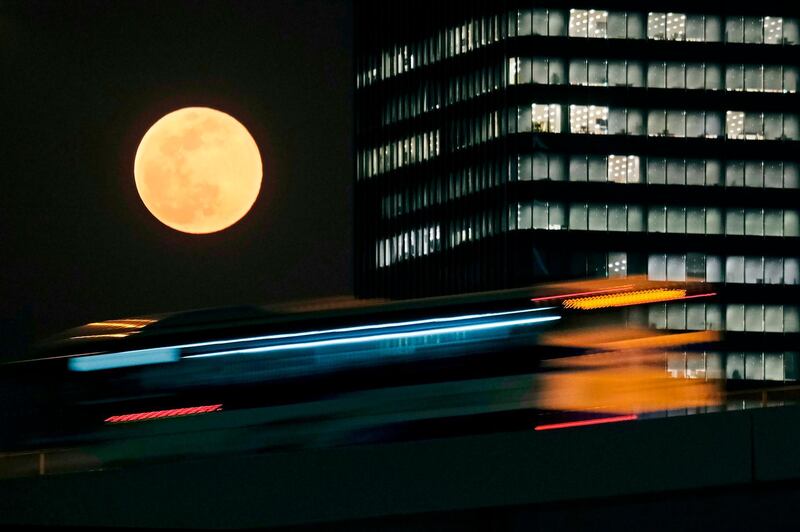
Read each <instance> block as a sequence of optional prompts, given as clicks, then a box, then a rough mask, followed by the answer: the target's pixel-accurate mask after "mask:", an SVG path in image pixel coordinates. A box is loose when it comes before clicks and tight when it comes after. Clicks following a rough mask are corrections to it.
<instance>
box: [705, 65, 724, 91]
mask: <svg viewBox="0 0 800 532" xmlns="http://www.w3.org/2000/svg"><path fill="white" fill-rule="evenodd" d="M706 89H708V90H721V89H722V67H720V66H719V65H715V64H707V65H706Z"/></svg>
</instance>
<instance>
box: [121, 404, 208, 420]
mask: <svg viewBox="0 0 800 532" xmlns="http://www.w3.org/2000/svg"><path fill="white" fill-rule="evenodd" d="M220 410H222V405H221V404H219V405H207V406H192V407H189V408H173V409H171V410H156V411H153V412H139V413H136V414H123V415H119V416H111V417H110V418H107V419H106V420H105V421H106V423H130V422H131V421H147V420H151V419H163V418H165V417H181V416H194V415H197V414H206V413H208V412H218V411H220Z"/></svg>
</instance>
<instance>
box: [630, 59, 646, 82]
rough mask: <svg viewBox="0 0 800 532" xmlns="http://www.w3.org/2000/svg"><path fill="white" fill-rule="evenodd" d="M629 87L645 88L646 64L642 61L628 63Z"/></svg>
mask: <svg viewBox="0 0 800 532" xmlns="http://www.w3.org/2000/svg"><path fill="white" fill-rule="evenodd" d="M628 85H629V86H631V87H644V64H643V63H641V62H640V61H628Z"/></svg>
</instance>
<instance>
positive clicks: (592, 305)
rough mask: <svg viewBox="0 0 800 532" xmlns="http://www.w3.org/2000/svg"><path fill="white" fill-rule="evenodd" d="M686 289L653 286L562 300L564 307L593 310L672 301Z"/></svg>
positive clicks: (681, 297) (681, 296)
mask: <svg viewBox="0 0 800 532" xmlns="http://www.w3.org/2000/svg"><path fill="white" fill-rule="evenodd" d="M685 297H686V290H682V289H680V290H679V289H669V288H654V289H652V290H636V291H634V292H625V293H621V294H610V295H601V296H592V297H582V298H576V299H567V300H566V301H564V303H563V305H564V308H568V309H579V310H593V309H598V308H608V307H625V306H629V305H642V304H645V303H657V302H659V301H673V300H675V299H684V298H685Z"/></svg>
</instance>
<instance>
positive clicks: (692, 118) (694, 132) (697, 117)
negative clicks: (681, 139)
mask: <svg viewBox="0 0 800 532" xmlns="http://www.w3.org/2000/svg"><path fill="white" fill-rule="evenodd" d="M705 129H706V128H705V115H704V113H703V112H702V111H689V112H688V113H686V136H687V137H704V136H705V134H706V131H705Z"/></svg>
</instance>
